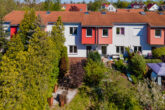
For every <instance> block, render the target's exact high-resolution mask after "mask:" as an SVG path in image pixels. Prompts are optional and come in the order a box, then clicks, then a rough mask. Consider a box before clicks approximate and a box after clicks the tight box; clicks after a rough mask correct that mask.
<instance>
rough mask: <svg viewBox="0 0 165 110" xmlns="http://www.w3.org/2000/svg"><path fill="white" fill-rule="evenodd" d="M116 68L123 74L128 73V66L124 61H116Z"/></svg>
mask: <svg viewBox="0 0 165 110" xmlns="http://www.w3.org/2000/svg"><path fill="white" fill-rule="evenodd" d="M115 67H116V69H117V70H119V71H121V72H126V70H127V65H126V64H124V61H123V60H118V61H115Z"/></svg>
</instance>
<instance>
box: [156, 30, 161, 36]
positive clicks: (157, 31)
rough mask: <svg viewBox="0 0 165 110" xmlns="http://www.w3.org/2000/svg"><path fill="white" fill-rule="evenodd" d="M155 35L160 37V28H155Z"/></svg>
mask: <svg viewBox="0 0 165 110" xmlns="http://www.w3.org/2000/svg"><path fill="white" fill-rule="evenodd" d="M155 36H156V37H161V29H155Z"/></svg>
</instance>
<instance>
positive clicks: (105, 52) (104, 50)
mask: <svg viewBox="0 0 165 110" xmlns="http://www.w3.org/2000/svg"><path fill="white" fill-rule="evenodd" d="M101 51H102V55H106V54H107V46H102V47H101Z"/></svg>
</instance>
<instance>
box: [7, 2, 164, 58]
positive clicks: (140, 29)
mask: <svg viewBox="0 0 165 110" xmlns="http://www.w3.org/2000/svg"><path fill="white" fill-rule="evenodd" d="M111 6H112V5H111ZM16 13H17V14H18V16H19V15H20V11H14V12H11V15H15V14H16ZM38 13H40V14H41V15H42V16H44V17H43V19H44V20H43V21H45V24H44V27H45V31H47V32H51V31H52V27H53V25H54V23H55V22H56V19H55V18H57V16H61V18H62V20H63V24H64V29H65V30H64V36H65V39H66V42H65V46H66V47H67V51H68V56H69V57H87V54H88V52H89V51H91V50H98V52H99V53H100V54H101V55H110V56H111V55H120V54H124V53H125V48H126V47H130V48H131V50H132V51H135V52H137V51H140V52H141V53H142V54H143V55H148V54H150V53H151V51H152V49H154V48H157V47H161V46H165V42H164V41H165V34H164V33H165V22H163V21H164V16H165V15H164V14H159V13H156V12H152V13H151V12H145V13H144V12H143V14H142V13H137V12H136V13H135V12H134V13H131V12H128V13H123V14H122V13H118V12H116V13H113V14H112V13H108V12H107V13H100V12H84V13H83V12H64V11H62V12H51V13H49V14H47V13H46V12H44V11H43V12H38ZM9 15H10V14H9ZM11 15H10V16H6V21H5V22H8V24H7V23H6V24H4V29H5V30H6V31H7V30H8V31H9V32H10V37H11V38H12V35H14V34H16V32H17V31H18V26H19V23H20V22H17V20H15V19H13V18H11ZM22 15H23V13H22ZM53 19H54V20H53ZM155 19H159V20H155Z"/></svg>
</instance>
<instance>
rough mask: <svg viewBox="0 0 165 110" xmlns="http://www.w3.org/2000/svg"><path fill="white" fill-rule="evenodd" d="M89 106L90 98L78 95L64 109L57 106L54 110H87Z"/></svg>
mask: <svg viewBox="0 0 165 110" xmlns="http://www.w3.org/2000/svg"><path fill="white" fill-rule="evenodd" d="M89 105H90V99H89V97H87V96H86V95H84V94H80V93H78V94H77V95H76V96H75V98H74V99H73V100H72V101H71V102H70V103H69V104H67V105H65V106H64V107H59V106H56V107H55V108H54V110H86V108H87V107H88V106H89Z"/></svg>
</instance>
